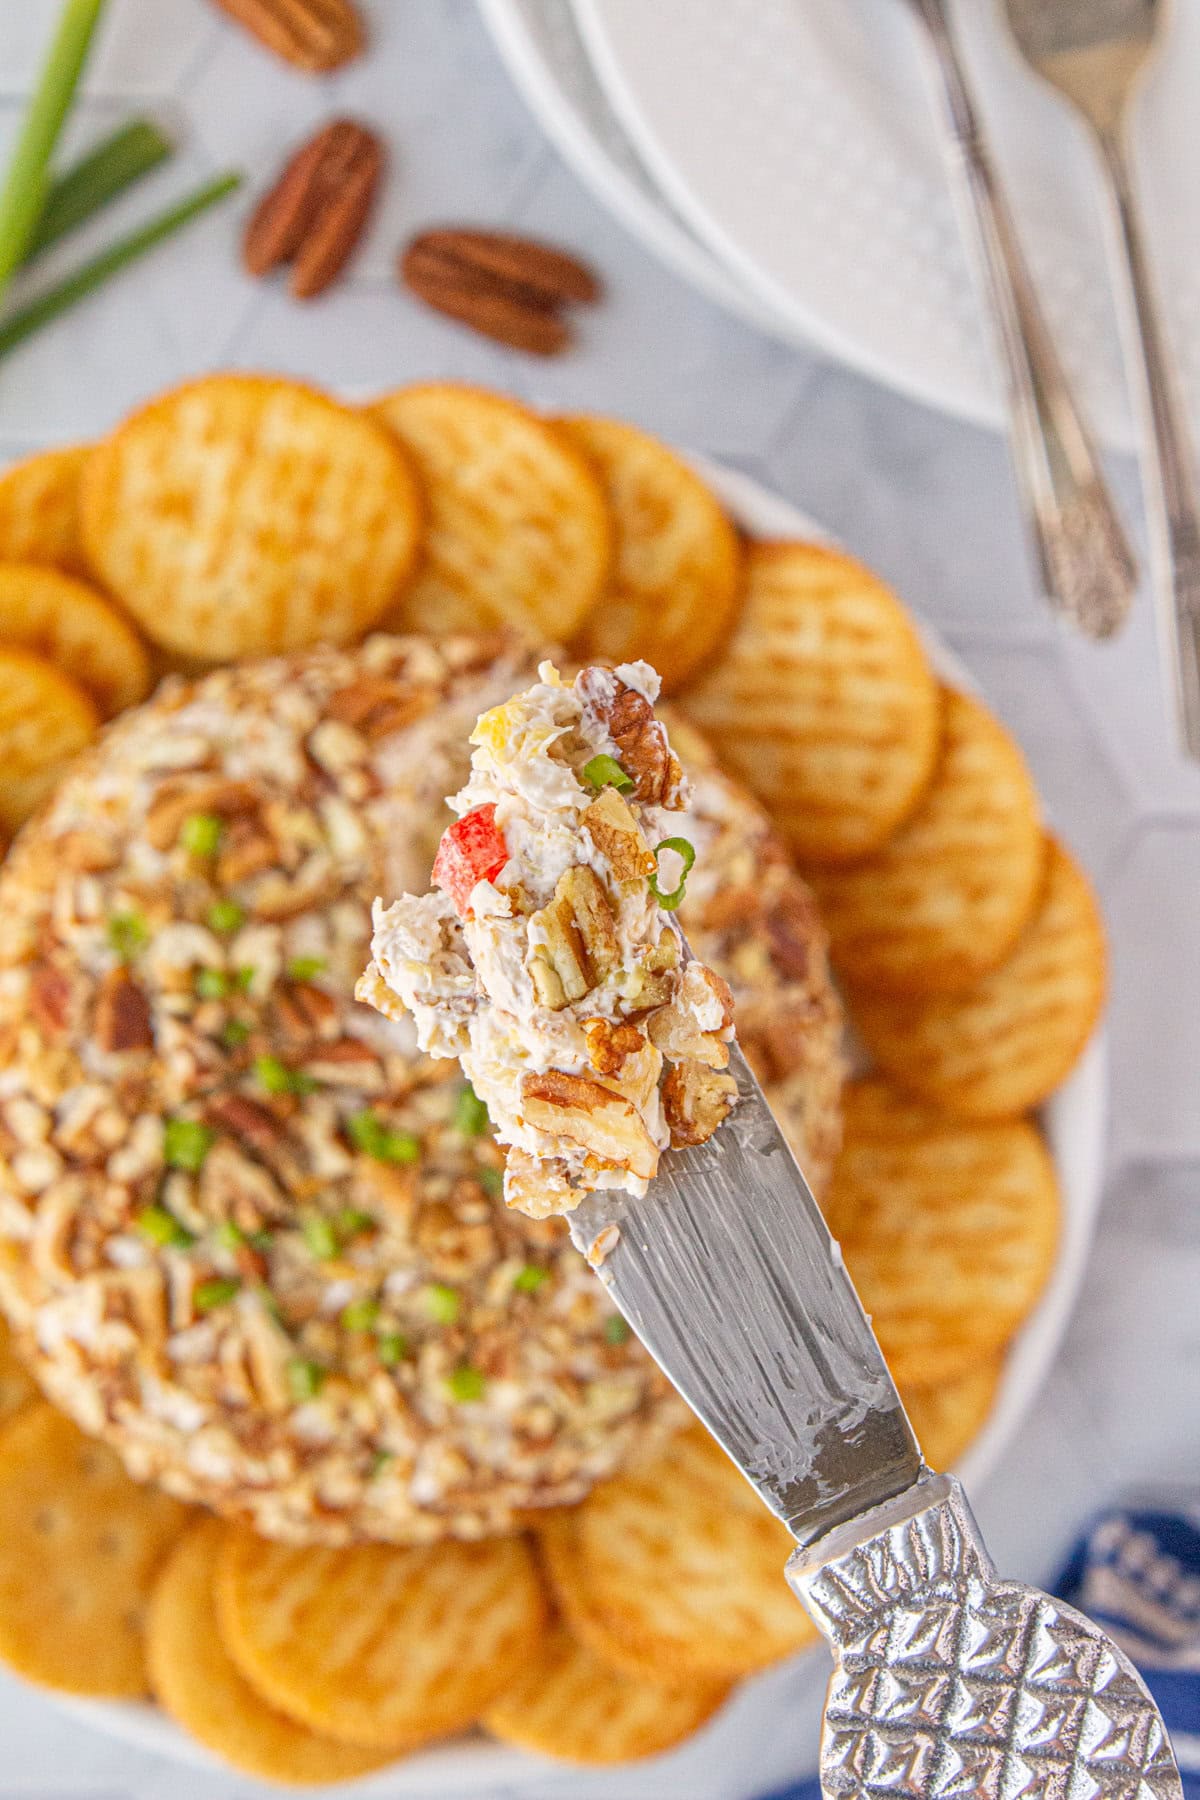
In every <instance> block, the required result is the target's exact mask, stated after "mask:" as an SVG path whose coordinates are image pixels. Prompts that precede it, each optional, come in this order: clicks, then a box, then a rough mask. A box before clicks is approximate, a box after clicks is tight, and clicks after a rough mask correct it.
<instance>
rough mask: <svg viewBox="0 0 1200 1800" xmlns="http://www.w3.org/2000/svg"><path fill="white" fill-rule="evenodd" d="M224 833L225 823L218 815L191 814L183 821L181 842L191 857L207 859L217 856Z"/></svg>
mask: <svg viewBox="0 0 1200 1800" xmlns="http://www.w3.org/2000/svg"><path fill="white" fill-rule="evenodd" d="M224 831H225V821H224V820H223V819H221V818H219V817H218V816H217V814H216V813H205V812H198V813H189V814H188V817H187V818H186V819H185V820H184V821H183V826H182V829H181V830H180V833H179V842H180V844H181V845H182V846H183V848H184V849H185V850H186V851H187V853H188V855H189V856H197V857H201V858H204V859H207V858H209V857H212V856H215V855H216V854H217V851H218V850H219V849H220V847H221V838H222V835H223V833H224Z"/></svg>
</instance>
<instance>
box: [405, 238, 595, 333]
mask: <svg viewBox="0 0 1200 1800" xmlns="http://www.w3.org/2000/svg"><path fill="white" fill-rule="evenodd" d="M400 277H401V279H402V280H403V281H404V283H405V285H406V286H407V287H409V288H410V289H411V290H412V292H413V293H414V294H416V295H417V297H418V299H421V300H423V301H424V302H425V304H426V305H427V306H432V307H433V308H434V309H435V311H437V312H443V313H446V314H447V315H448V316H449V317H450V318H453V319H458V320H459V321H460V323H461V324H464V325H470V326H471V327H472V328H473V329H474V330H475V331H478V332H482V334H483V335H484V336H485V337H490V338H494V339H495V340H496V341H497V342H498V343H501V344H506V345H507V346H508V347H509V349H512V350H528V351H531V352H532V353H533V354H534V355H535V356H555V355H557V354H558V352H559V351H560V350H565V349H566V348H567V345H568V344H569V343H570V342H571V329H570V326H569V325H568V324H567V321H566V320H565V319H564V318H563V317H562V309H563V307H565V306H567V305H571V304H574V305H588V304H590V303H592V302H593V301H596V300H598V299H599V298H600V284H599V282H598V281H597V279H596V277H595V275H593V273H592V271H591V270H590V269H589V268H588V267H587V266H586V265H585V264H584V263H581V262H578V261H577V260H576V259H575V258H574V257H573V256H568V255H566V254H565V252H563V251H561V250H555V249H553V248H552V247H551V246H550V245H549V244H541V243H538V242H536V240H534V239H532V238H521V237H514V236H513V235H512V234H511V233H508V232H500V231H472V230H467V229H456V228H455V229H452V228H445V229H442V230H437V231H425V232H422V233H421V234H420V236H419V237H415V238H413V240H412V242H411V243H410V244H409V245H408V247H407V248H406V249H405V251H404V252H403V254H402V256H401V258H400Z"/></svg>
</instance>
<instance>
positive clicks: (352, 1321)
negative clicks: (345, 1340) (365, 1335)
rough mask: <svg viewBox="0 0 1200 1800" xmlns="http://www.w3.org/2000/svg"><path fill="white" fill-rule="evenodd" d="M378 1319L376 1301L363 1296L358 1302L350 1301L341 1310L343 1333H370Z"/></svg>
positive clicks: (377, 1303) (377, 1304)
mask: <svg viewBox="0 0 1200 1800" xmlns="http://www.w3.org/2000/svg"><path fill="white" fill-rule="evenodd" d="M378 1317H379V1302H378V1300H371V1299H368V1298H367V1297H366V1296H365V1295H364V1296H363V1297H362V1299H360V1300H351V1302H350V1304H349V1305H348V1306H345V1307H343V1308H342V1329H343V1331H370V1329H371V1327H372V1326H373V1325H374V1323H375V1321H376V1319H377V1318H378Z"/></svg>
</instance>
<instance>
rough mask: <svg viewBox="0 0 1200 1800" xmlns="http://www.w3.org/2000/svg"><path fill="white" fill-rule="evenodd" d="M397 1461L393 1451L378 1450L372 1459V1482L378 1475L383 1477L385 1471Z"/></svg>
mask: <svg viewBox="0 0 1200 1800" xmlns="http://www.w3.org/2000/svg"><path fill="white" fill-rule="evenodd" d="M395 1460H396V1455H395V1452H394V1451H392V1450H377V1451H376V1452H375V1454H374V1456H373V1457H372V1458H371V1478H372V1480H373V1479H374V1478H375V1476H376V1475H382V1474H383V1471H384V1470H385V1469H386V1468H387V1466H388V1464H389V1463H394V1462H395Z"/></svg>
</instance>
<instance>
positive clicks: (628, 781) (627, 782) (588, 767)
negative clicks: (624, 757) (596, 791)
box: [583, 756, 633, 794]
mask: <svg viewBox="0 0 1200 1800" xmlns="http://www.w3.org/2000/svg"><path fill="white" fill-rule="evenodd" d="M583 779H584V780H585V781H586V782H587V783H588V785H589V786H590V787H594V788H605V787H612V788H616V790H617V792H618V794H628V793H629V792H630V791H631V790H632V788H633V777H632V776H631V775H627V774H626V773H625V771H624V769H623V768H622V767H621V765H620V763H619V762H618V761H617V759H616V757H615V756H593V758H592V760H591V762H586V763H584V765H583Z"/></svg>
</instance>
